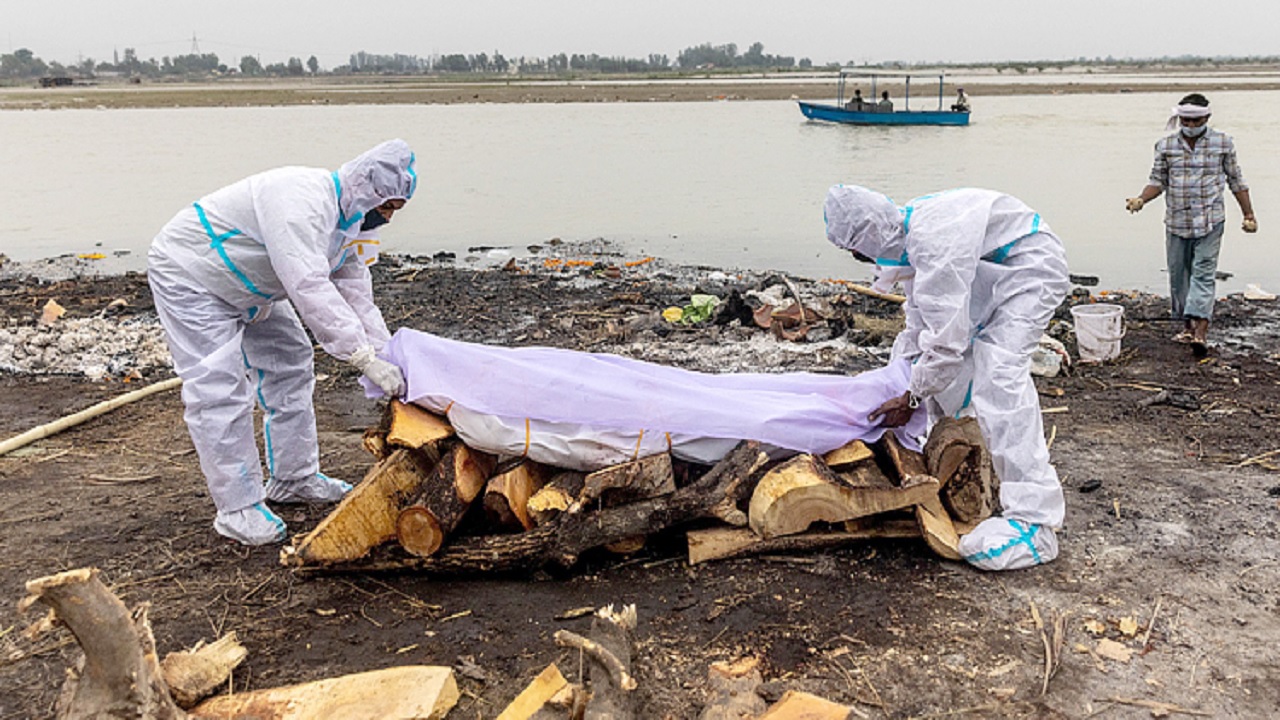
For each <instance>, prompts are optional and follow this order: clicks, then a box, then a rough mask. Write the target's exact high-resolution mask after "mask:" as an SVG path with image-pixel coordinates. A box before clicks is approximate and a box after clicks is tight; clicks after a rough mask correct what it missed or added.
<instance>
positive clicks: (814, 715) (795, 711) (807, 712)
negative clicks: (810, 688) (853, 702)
mask: <svg viewBox="0 0 1280 720" xmlns="http://www.w3.org/2000/svg"><path fill="white" fill-rule="evenodd" d="M849 712H850V710H849V706H848V705H841V704H839V703H833V702H831V701H830V700H824V699H822V698H820V697H818V696H817V695H810V694H809V693H807V692H799V691H797V690H788V691H787V692H786V693H784V694H783V696H782V697H781V698H780V699H779V700H778V702H776V703H774V704H773V706H772V707H770V708H769V710H768V711H767V712H765V714H763V715H761V716H760V717H759V718H758V719H757V720H848V718H849Z"/></svg>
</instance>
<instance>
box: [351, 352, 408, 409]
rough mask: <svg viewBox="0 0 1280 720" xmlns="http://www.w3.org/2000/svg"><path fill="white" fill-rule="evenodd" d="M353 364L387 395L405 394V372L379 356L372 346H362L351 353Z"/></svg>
mask: <svg viewBox="0 0 1280 720" xmlns="http://www.w3.org/2000/svg"><path fill="white" fill-rule="evenodd" d="M351 364H352V365H354V366H355V367H356V369H357V370H359V371H360V372H361V373H363V374H364V376H365V377H367V378H369V380H370V381H372V382H373V384H374V385H377V386H378V387H379V388H380V389H381V390H382V392H383V393H385V394H386V395H387V397H391V398H398V397H400V396H401V395H403V394H404V374H403V373H401V372H400V368H399V367H396V366H395V365H393V364H391V363H389V362H387V361H386V360H383V359H382V358H380V357H378V355H377V353H375V352H374V349H373V347H372V346H366V347H362V348H360V349H359V350H357V351H355V352H354V353H351Z"/></svg>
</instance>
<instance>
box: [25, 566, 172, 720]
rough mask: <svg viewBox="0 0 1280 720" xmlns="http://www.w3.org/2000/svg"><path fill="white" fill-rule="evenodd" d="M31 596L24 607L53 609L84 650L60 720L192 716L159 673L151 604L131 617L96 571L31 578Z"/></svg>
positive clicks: (64, 697)
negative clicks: (39, 604) (149, 616)
mask: <svg viewBox="0 0 1280 720" xmlns="http://www.w3.org/2000/svg"><path fill="white" fill-rule="evenodd" d="M27 592H28V593H30V595H29V596H28V597H27V598H26V599H24V600H23V601H22V603H20V604H19V609H20V610H26V609H28V608H30V607H31V605H32V604H34V603H35V602H37V601H38V602H42V603H44V604H45V605H48V606H49V607H50V608H52V609H53V612H54V614H56V615H57V617H58V619H59V620H61V621H62V622H63V623H64V624H65V625H66V626H67V627H68V628H69V629H70V630H71V633H72V634H73V635H75V638H76V642H78V643H79V644H80V649H81V650H83V651H84V662H83V666H82V667H79V668H77V669H75V670H70V671H68V673H67V680H66V684H65V685H64V686H63V689H62V694H61V696H60V697H59V699H58V709H57V716H58V717H59V718H64V719H70V720H81V719H82V718H83V719H84V720H89V719H90V718H92V719H94V720H96V719H97V718H115V717H131V718H142V719H143V720H169V719H171V718H172V719H177V718H185V717H187V715H186V713H184V712H183V711H182V710H181V709H179V708H178V706H177V704H176V703H175V702H174V700H173V697H172V696H171V695H170V694H169V687H168V685H166V684H165V680H164V675H163V673H161V671H160V663H159V661H158V656H157V655H156V643H155V637H154V636H153V635H152V633H151V623H150V621H148V619H147V608H148V605H147V604H146V603H143V604H142V605H139V606H138V607H137V608H135V609H134V610H133V612H132V613H131V612H130V611H129V610H128V609H127V608H126V607H125V605H124V603H123V602H121V601H120V598H118V597H116V596H115V594H114V593H112V592H111V591H110V590H108V589H107V587H106V586H105V585H103V584H102V581H101V580H99V579H98V570H97V569H96V568H93V569H91V568H81V569H78V570H69V571H67V572H62V573H58V574H57V575H49V576H47V577H42V578H38V579H36V580H31V581H29V582H28V583H27Z"/></svg>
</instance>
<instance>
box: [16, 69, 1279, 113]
mask: <svg viewBox="0 0 1280 720" xmlns="http://www.w3.org/2000/svg"><path fill="white" fill-rule="evenodd" d="M1202 77H1203V80H1201V81H1197V83H1196V84H1195V89H1196V90H1201V91H1206V92H1208V91H1222V90H1277V89H1280V78H1278V77H1277V76H1276V75H1275V74H1265V73H1260V74H1257V75H1249V74H1247V73H1246V74H1244V75H1243V76H1238V75H1232V76H1225V75H1216V74H1208V73H1206V74H1203V76H1202ZM1159 78H1160V76H1159V75H1156V74H1151V75H1147V76H1145V77H1142V78H1140V79H1135V77H1132V76H1125V77H1116V78H1115V79H1114V80H1108V79H1106V75H1105V74H1098V75H1089V76H1079V75H1074V76H1073V75H1066V76H1062V77H1060V78H1055V77H1053V75H1051V74H1044V75H1036V76H1033V77H1030V78H1028V79H1027V80H1026V81H1020V80H1019V79H1017V77H1016V76H1014V75H1012V74H1010V73H1005V74H1004V75H999V76H997V75H990V74H989V75H988V76H986V77H985V78H984V77H981V76H979V77H977V78H970V79H966V80H965V81H964V82H965V90H966V92H968V93H969V95H970V96H971V97H972V98H974V100H975V102H977V101H978V99H979V98H981V97H983V96H996V95H1041V94H1110V93H1127V92H1161V93H1179V92H1187V91H1188V87H1189V84H1188V82H1187V81H1186V80H1185V79H1172V78H1171V79H1169V80H1168V81H1167V82H1166V81H1162V80H1160V79H1159ZM1139 80H1140V81H1139ZM936 87H937V86H936V82H935V83H934V84H933V85H932V87H930V86H929V82H928V79H927V78H923V79H919V80H917V81H916V83H913V86H912V89H913V94H914V95H916V96H917V97H922V98H923V99H922V102H927V101H928V100H927V99H928V98H931V97H933V96H935V95H936ZM878 89H886V90H888V91H889V92H890V94H891V96H893V97H894V98H901V97H902V95H903V90H904V88H903V86H902V85H901V84H900V83H896V82H889V83H887V84H881V85H879V86H878ZM954 92H955V88H954V86H953V84H952V81H950V80H949V81H948V85H947V86H946V93H945V96H944V99H945V100H946V101H947V102H949V101H950V98H951V97H952V95H954ZM835 93H836V81H835V78H834V77H832V78H825V79H824V78H808V79H804V80H788V79H787V78H785V77H782V78H769V79H753V78H733V77H707V78H682V79H675V80H671V79H652V80H645V79H626V80H616V79H614V80H580V81H561V80H554V81H553V80H546V81H543V80H532V81H526V80H494V81H488V82H458V81H445V80H432V79H422V78H415V77H405V78H372V79H360V80H351V81H346V82H334V81H333V80H330V79H325V78H318V79H315V80H271V81H256V80H238V79H237V80H231V79H228V80H222V81H219V82H214V83H178V82H175V83H168V82H145V83H143V84H140V85H130V84H125V83H122V82H119V81H110V82H109V81H103V82H102V83H100V84H95V85H79V86H73V87H64V88H32V87H0V109H11V110H16V109H78V108H79V109H97V108H107V109H111V108H157V107H243V106H264V105H265V106H274V105H387V104H408V105H415V104H458V103H574V102H705V101H725V100H728V101H736V100H811V101H830V100H832V99H833V98H834V97H835Z"/></svg>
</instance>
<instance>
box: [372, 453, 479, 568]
mask: <svg viewBox="0 0 1280 720" xmlns="http://www.w3.org/2000/svg"><path fill="white" fill-rule="evenodd" d="M496 463H497V460H496V458H494V457H493V456H492V455H489V454H488V453H482V452H479V451H477V450H472V449H471V448H469V447H467V446H466V445H463V444H461V443H459V444H457V445H454V446H453V447H452V448H450V450H449V451H448V452H447V453H445V455H444V457H442V458H440V462H438V463H436V466H435V468H434V469H433V470H432V471H431V475H430V476H428V477H427V479H426V480H425V481H423V483H422V486H421V488H420V489H419V490H418V494H417V495H416V496H415V497H414V498H413V500H411V501H410V503H409V505H408V506H407V507H405V508H404V509H402V510H401V511H400V515H399V516H398V517H397V518H396V539H397V540H399V541H400V546H401V547H403V548H404V549H405V550H406V551H408V552H409V553H410V554H412V555H416V556H418V557H426V556H428V555H431V554H432V553H434V552H435V551H436V550H439V549H440V546H441V545H443V544H444V540H445V538H446V537H448V536H449V533H450V532H452V531H453V529H454V528H455V527H457V526H458V523H459V522H461V520H462V516H463V515H465V514H466V513H467V510H468V509H469V508H470V507H471V502H472V501H473V500H475V499H476V496H477V495H479V494H480V491H481V490H482V489H483V488H484V485H485V481H486V480H488V478H489V473H491V472H493V467H494V465H495V464H496Z"/></svg>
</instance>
